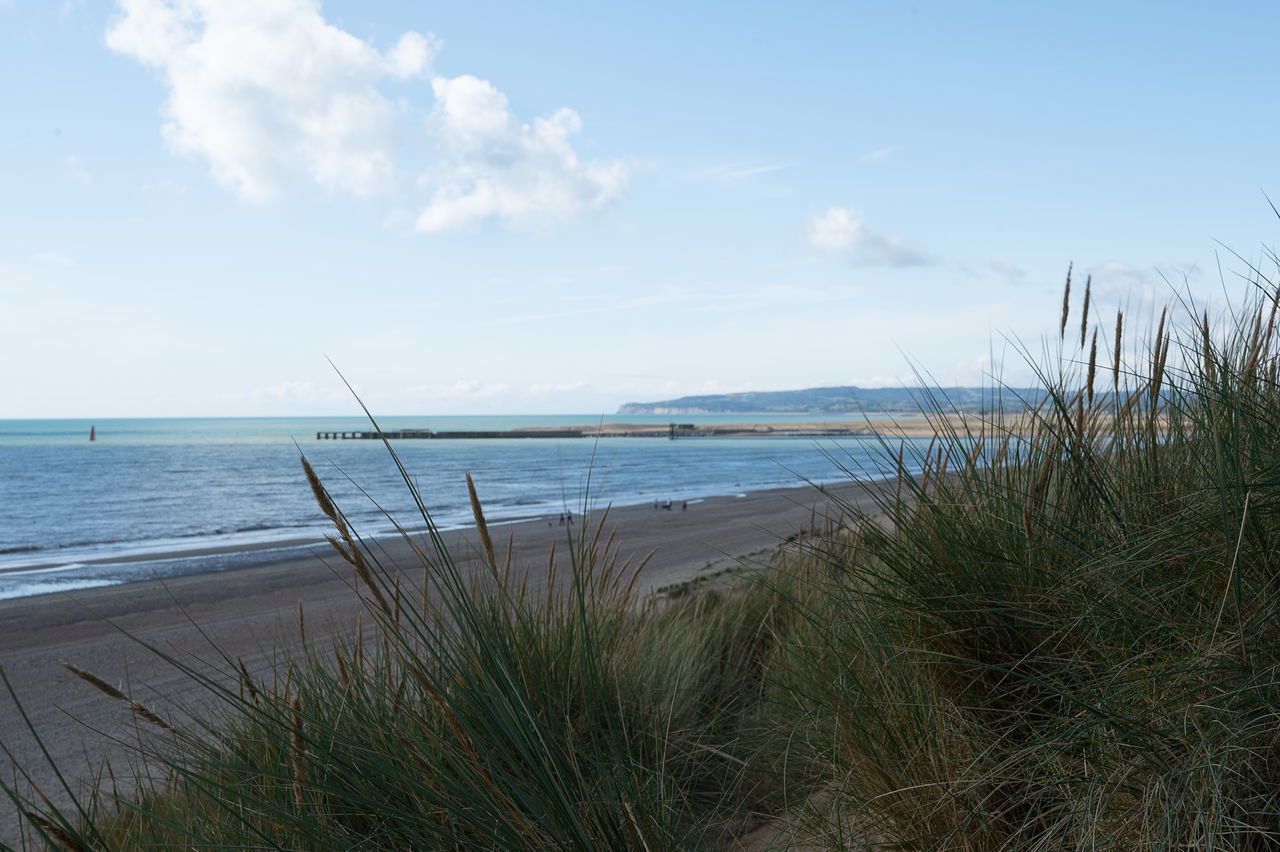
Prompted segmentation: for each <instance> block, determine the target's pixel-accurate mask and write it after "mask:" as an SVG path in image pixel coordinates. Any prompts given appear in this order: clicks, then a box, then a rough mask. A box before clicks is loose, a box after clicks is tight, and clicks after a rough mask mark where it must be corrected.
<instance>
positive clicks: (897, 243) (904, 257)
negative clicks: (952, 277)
mask: <svg viewBox="0 0 1280 852" xmlns="http://www.w3.org/2000/svg"><path fill="white" fill-rule="evenodd" d="M809 244H810V245H811V246H813V247H814V248H816V249H818V250H819V251H822V252H825V253H827V254H830V255H835V256H838V257H842V258H844V259H846V260H848V261H849V262H850V263H852V264H853V265H855V266H921V265H923V264H924V263H925V262H926V261H925V258H924V255H922V254H920V253H919V252H918V251H916V250H915V249H913V248H911V247H910V246H908V245H907V244H906V243H904V242H902V240H900V239H898V238H897V237H895V236H893V235H892V234H880V233H876V232H875V231H871V230H869V229H868V228H867V227H866V226H865V225H864V224H863V223H862V213H861V212H860V211H857V210H853V209H850V208H848V207H832V208H830V209H828V210H827V211H826V212H825V213H822V214H820V215H817V216H815V217H813V219H812V220H811V221H810V222H809Z"/></svg>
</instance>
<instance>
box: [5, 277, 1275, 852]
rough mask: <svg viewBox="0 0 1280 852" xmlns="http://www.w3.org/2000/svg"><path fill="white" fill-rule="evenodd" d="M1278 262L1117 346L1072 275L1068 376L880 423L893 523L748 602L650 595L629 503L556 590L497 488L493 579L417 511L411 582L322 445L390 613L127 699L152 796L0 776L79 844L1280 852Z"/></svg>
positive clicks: (1052, 374) (830, 529) (823, 531)
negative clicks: (191, 713) (623, 523)
mask: <svg viewBox="0 0 1280 852" xmlns="http://www.w3.org/2000/svg"><path fill="white" fill-rule="evenodd" d="M1257 282H1258V284H1257V287H1256V289H1255V290H1254V291H1253V296H1254V298H1252V299H1251V300H1250V301H1249V303H1248V304H1247V305H1246V306H1245V307H1243V308H1240V309H1238V310H1237V311H1235V312H1234V313H1228V314H1226V315H1224V316H1223V317H1222V318H1221V319H1220V320H1218V321H1217V322H1213V321H1211V319H1210V317H1209V315H1208V313H1206V312H1204V311H1203V309H1201V310H1199V311H1197V310H1196V309H1195V308H1193V306H1191V305H1189V304H1183V305H1181V306H1179V311H1178V313H1176V314H1167V313H1162V314H1161V315H1160V319H1159V320H1158V322H1156V323H1155V329H1154V333H1153V335H1152V336H1151V337H1150V338H1149V339H1134V338H1126V337H1125V336H1124V335H1125V332H1126V329H1128V330H1129V331H1128V333H1130V334H1131V333H1132V331H1131V330H1132V328H1133V322H1132V319H1131V318H1127V319H1128V322H1127V323H1126V322H1125V320H1126V318H1124V317H1122V316H1121V315H1120V314H1117V315H1116V318H1115V320H1114V341H1115V342H1114V345H1113V347H1112V348H1113V351H1112V353H1111V358H1110V362H1109V363H1108V362H1107V361H1106V360H1103V361H1101V362H1100V361H1099V353H1098V345H1097V337H1098V330H1099V329H1098V326H1097V325H1096V324H1095V323H1094V322H1093V318H1092V316H1091V315H1090V313H1089V311H1090V308H1091V307H1096V305H1092V306H1091V304H1090V300H1091V286H1090V283H1089V282H1087V281H1086V285H1085V288H1084V296H1083V299H1082V309H1081V319H1080V334H1079V335H1078V340H1077V335H1075V333H1074V327H1073V329H1072V333H1071V334H1070V335H1068V334H1067V326H1068V324H1069V322H1070V321H1071V310H1072V308H1073V307H1074V303H1073V302H1072V300H1071V295H1070V290H1069V286H1070V285H1069V283H1068V289H1067V291H1066V292H1064V303H1063V314H1062V318H1061V323H1060V335H1059V340H1058V341H1056V342H1054V343H1053V344H1052V345H1053V347H1054V348H1052V349H1050V350H1048V354H1047V355H1045V356H1044V357H1043V358H1041V359H1040V360H1039V361H1038V363H1039V364H1040V369H1039V372H1040V379H1041V383H1042V385H1043V387H1045V388H1046V389H1047V392H1046V394H1045V396H1044V397H1043V398H1042V399H1032V400H1019V399H1006V400H1002V399H1001V398H1000V397H1001V392H1000V390H999V389H998V388H997V389H993V391H992V397H993V401H994V403H995V404H994V406H993V407H992V408H991V410H990V411H989V413H988V414H987V415H986V416H984V417H983V418H981V419H975V418H972V417H970V418H968V419H959V420H957V419H955V418H952V417H949V416H948V415H949V414H951V413H952V412H951V410H950V409H951V407H950V406H949V405H948V403H947V400H946V399H945V397H944V396H943V395H942V394H941V393H938V394H935V395H933V396H931V397H928V398H927V399H926V412H925V413H926V414H928V415H929V416H930V417H932V418H933V422H934V423H935V425H936V428H937V432H938V436H937V439H936V440H935V441H934V442H933V444H932V445H931V446H930V447H929V448H928V450H926V451H923V452H919V453H918V457H917V458H915V459H914V460H913V459H909V458H904V457H903V456H904V453H905V452H906V450H904V448H903V445H902V444H900V443H899V442H898V441H896V440H895V439H894V438H893V436H892V435H888V434H886V435H884V436H882V440H883V453H882V456H881V458H882V468H881V469H879V470H875V471H869V472H868V471H860V472H858V473H859V475H869V476H873V477H887V481H886V482H885V483H884V484H883V485H881V486H880V487H879V488H878V489H876V490H874V492H873V493H875V494H876V495H877V499H878V503H879V505H878V512H877V513H875V514H871V515H867V514H862V513H860V512H858V511H857V510H856V509H855V508H854V507H852V506H848V507H845V512H844V513H843V514H837V515H833V516H832V517H829V518H827V519H826V520H825V522H824V523H822V524H816V525H815V527H816V528H815V529H814V530H811V531H809V532H808V533H806V534H805V535H803V536H799V537H797V538H796V540H795V541H794V542H792V543H791V544H790V545H789V546H787V547H785V548H780V550H779V551H778V553H777V554H776V555H775V557H774V559H773V561H772V563H771V565H770V566H769V567H768V568H767V569H764V570H760V571H758V572H754V573H752V574H749V575H744V579H743V581H742V582H740V583H739V584H738V585H737V586H735V587H732V588H729V589H723V588H722V589H717V590H712V591H703V592H696V593H693V594H688V595H685V596H682V597H680V598H676V599H669V600H666V601H654V600H641V599H638V598H637V596H636V595H635V594H634V593H633V591H632V589H631V585H630V582H629V580H630V576H631V575H630V571H631V569H630V568H628V567H627V566H625V565H623V564H621V563H619V561H618V560H617V558H616V554H615V553H614V552H613V549H612V547H611V544H610V541H609V539H608V538H607V536H606V535H605V534H604V530H605V520H604V519H598V520H597V521H596V523H595V524H594V525H593V526H592V527H590V528H587V527H586V525H581V526H580V527H578V528H577V529H576V530H575V532H574V533H573V534H572V535H573V538H572V539H571V540H570V541H569V545H570V546H569V547H568V548H567V551H566V553H565V554H563V556H564V558H563V559H562V560H561V562H560V564H558V565H553V566H551V567H550V568H549V569H548V576H547V577H545V578H540V579H539V581H538V582H536V583H535V582H532V581H531V580H530V576H531V575H530V573H529V571H528V566H512V565H511V564H510V563H509V560H506V559H503V558H501V554H500V553H499V552H498V550H497V549H495V547H494V545H493V542H492V541H491V540H490V538H489V536H488V534H487V528H486V525H485V523H484V517H483V511H482V509H481V503H480V500H479V497H478V495H477V489H476V487H475V485H474V484H473V483H470V482H469V483H468V486H469V491H470V493H471V495H472V498H473V507H474V509H475V515H476V522H477V527H478V528H479V530H480V534H481V539H482V542H483V543H482V548H483V554H484V571H483V573H482V576H480V577H478V578H473V577H471V576H469V575H466V574H464V573H463V572H462V571H460V570H459V569H458V567H457V566H455V564H454V563H453V561H452V559H451V558H450V554H449V553H448V552H447V550H446V549H445V548H444V547H443V545H442V542H441V540H440V538H439V536H438V535H437V534H436V533H435V531H434V528H433V527H431V526H430V519H429V518H428V517H427V516H426V513H425V511H424V512H423V516H424V520H425V521H426V523H427V525H428V530H429V532H428V535H427V541H426V543H425V544H424V545H423V547H422V548H421V549H420V550H419V551H418V561H419V565H418V566H417V567H418V568H419V569H420V570H421V572H422V575H423V580H424V582H423V584H422V585H421V586H420V587H418V588H414V589H411V588H409V587H408V584H402V582H401V580H399V579H392V578H393V577H404V576H405V575H404V574H403V573H402V572H401V573H397V572H393V571H392V570H391V566H383V565H380V564H379V563H378V560H377V556H376V551H374V550H372V549H370V548H368V547H366V546H365V544H364V543H363V542H362V541H361V540H360V538H359V535H358V533H357V532H356V531H355V530H353V529H351V528H350V526H349V525H348V523H347V521H346V519H345V518H344V517H343V515H342V514H341V511H340V509H339V508H338V507H336V506H335V505H333V503H332V501H331V500H330V499H329V497H328V493H327V491H326V490H325V488H324V486H323V484H322V483H321V481H320V480H319V478H318V477H316V476H315V474H314V472H313V471H311V470H310V469H309V467H308V468H307V470H306V475H307V477H308V479H309V481H310V482H311V485H312V488H313V489H314V491H315V493H316V497H317V500H318V501H319V503H320V505H321V506H322V508H323V509H324V511H325V513H326V514H327V515H328V516H329V517H330V519H331V520H332V521H333V523H334V526H335V530H336V533H335V535H334V536H333V537H332V539H331V543H332V544H333V547H334V548H335V550H336V551H337V552H338V553H339V554H340V556H341V557H342V558H343V559H344V560H346V561H347V562H348V563H349V564H350V565H351V566H352V570H353V571H354V573H355V575H356V576H357V577H358V579H359V586H358V589H359V593H360V594H362V595H363V596H364V597H365V600H366V603H367V604H368V618H369V620H370V623H371V625H372V629H371V630H365V631H356V632H355V633H353V634H352V635H351V636H349V637H347V638H346V639H345V640H342V641H340V642H338V643H337V644H335V645H329V646H319V645H317V644H314V643H312V642H310V641H309V640H308V639H306V637H305V621H304V619H303V618H302V614H301V613H300V617H299V633H300V636H301V640H300V642H299V643H298V645H297V648H298V650H297V651H296V652H295V653H294V654H293V656H292V657H290V658H289V659H288V660H287V662H285V663H284V664H282V665H281V667H280V668H279V669H278V670H277V671H276V672H275V673H274V677H271V678H267V679H265V680H259V679H255V678H254V677H253V676H251V674H250V672H249V671H248V670H247V669H246V668H245V666H244V665H243V664H242V663H240V662H239V661H236V660H227V661H226V664H227V672H228V676H229V677H228V680H227V681H226V683H231V684H234V686H231V687H227V686H225V685H224V683H223V682H222V681H215V680H212V679H209V678H207V677H205V676H204V675H201V674H199V673H197V672H194V671H192V672H190V674H191V676H192V677H193V678H196V679H198V680H201V681H202V682H203V683H204V685H205V686H206V687H207V689H208V690H209V692H210V694H211V695H212V696H213V697H215V698H217V699H218V701H219V702H220V706H221V710H222V712H221V714H220V715H218V716H214V717H206V718H204V721H203V722H202V723H199V724H196V725H191V726H187V727H185V728H183V729H181V730H178V731H170V730H166V728H165V727H163V726H157V725H156V724H155V723H154V721H153V720H150V718H149V717H148V716H146V714H145V713H143V712H142V711H144V710H146V708H145V707H142V706H141V705H137V707H134V704H135V702H133V700H132V699H131V698H130V697H129V696H128V695H126V694H124V693H120V694H118V695H111V696H110V698H111V700H117V701H122V702H125V703H126V705H127V706H130V707H132V708H133V709H134V710H135V713H137V714H139V716H138V718H139V719H140V722H139V724H140V725H142V726H148V725H149V726H150V727H149V728H148V730H151V731H154V733H153V734H150V735H148V736H145V737H143V738H141V739H140V741H141V742H142V744H143V745H142V752H141V753H140V754H139V756H138V768H139V773H140V777H143V776H145V777H147V778H151V779H156V780H155V781H154V782H153V783H147V784H143V785H142V786H141V787H137V785H136V784H135V783H134V779H130V780H129V783H120V784H117V783H116V781H117V779H116V778H115V776H114V775H109V774H106V777H104V778H102V779H100V782H99V784H98V785H97V792H96V795H95V796H94V797H93V798H91V800H90V801H88V802H85V803H82V804H81V805H80V806H79V807H78V808H77V809H76V810H74V811H72V812H70V813H61V812H58V811H57V810H56V809H53V808H51V807H49V806H47V805H45V804H44V803H42V802H41V801H40V799H39V797H38V796H29V795H24V794H23V792H22V791H21V790H19V789H14V788H12V787H7V788H6V789H7V791H8V793H9V795H10V796H11V798H13V799H14V801H15V803H16V804H17V805H18V807H19V809H20V810H21V812H22V813H24V814H25V815H26V816H25V818H26V819H27V820H28V823H29V829H30V832H31V836H32V837H33V838H39V840H40V842H44V843H46V844H48V845H49V846H50V847H52V848H62V849H84V848H92V849H138V848H218V849H228V848H254V849H317V850H319V849H325V850H327V849H354V848H362V849H364V848H368V849H406V850H408V849H610V850H612V849H635V850H660V849H717V848H732V847H733V846H734V845H735V844H737V843H739V842H740V839H741V837H742V836H743V834H744V833H745V830H746V829H748V828H751V827H754V828H756V831H754V832H753V835H752V836H753V837H755V838H756V839H757V840H759V839H760V838H763V839H764V842H765V843H766V844H767V843H768V841H769V840H770V839H771V838H772V841H773V848H785V847H787V846H789V845H793V844H794V845H799V846H803V847H804V848H867V849H872V848H885V849H964V850H999V849H1017V850H1023V849H1027V850H1036V849H1044V850H1050V849H1107V850H1129V849H1153V850H1155V849H1159V850H1164V849H1170V850H1172V849H1223V850H1237V849H1239V850H1246V849H1271V848H1277V847H1278V846H1280V751H1278V750H1277V749H1278V748H1280V745H1278V744H1280V619H1277V615H1278V614H1280V576H1278V574H1280V570H1278V569H1280V555H1277V554H1278V553H1280V549H1278V547H1277V545H1280V523H1278V522H1277V520H1278V519H1277V513H1278V512H1280V383H1278V380H1280V376H1278V375H1277V369H1278V368H1277V363H1278V362H1277V357H1276V356H1277V354H1278V353H1277V348H1276V346H1277V340H1276V337H1277V329H1276V323H1275V319H1276V293H1275V292H1274V291H1273V290H1272V288H1271V285H1269V284H1266V282H1265V281H1264V280H1263V279H1262V278H1261V276H1259V277H1258V278H1257ZM1264 285H1265V289H1264ZM1183 314H1185V315H1186V317H1187V318H1188V321H1187V323H1186V324H1185V325H1179V324H1178V323H1177V322H1176V321H1175V320H1174V317H1175V316H1180V315H1183ZM1111 325H1112V324H1111V323H1108V327H1107V328H1106V329H1104V330H1103V337H1104V341H1105V340H1106V339H1107V333H1108V332H1110V331H1111ZM1091 326H1092V329H1091ZM1091 330H1092V334H1090V331H1091ZM1086 343H1088V347H1087V349H1086ZM1104 346H1105V343H1104ZM1102 358H1103V359H1106V353H1105V352H1104V353H1103V355H1102ZM1108 372H1109V373H1110V374H1111V375H1110V376H1107V375H1106V374H1107V373H1108ZM1099 373H1102V377H1101V378H1099V376H1098V374H1099ZM1095 384H1100V385H1101V386H1100V387H1096V388H1095ZM1108 385H1109V386H1110V387H1108ZM388 451H389V452H390V457H391V458H392V460H393V461H395V463H396V464H398V460H395V455H394V452H391V451H390V447H388ZM911 470H920V471H922V473H921V474H920V475H918V476H916V475H908V473H907V472H908V471H911ZM405 483H406V487H407V488H410V489H411V490H412V483H411V480H410V479H409V477H407V476H406V477H405ZM400 567H401V568H403V566H400ZM175 665H181V664H180V663H177V662H175ZM81 676H82V677H85V678H86V679H88V680H89V681H90V682H91V683H93V682H94V679H93V677H92V675H90V674H89V673H83V674H81ZM139 708H141V709H139ZM146 712H148V713H149V712H150V711H146ZM157 718H158V717H157ZM160 721H161V722H164V720H163V719H161V720H160ZM165 725H168V723H167V722H165ZM122 789H123V790H124V791H125V792H124V793H121V792H119V791H120V790H122ZM761 826H764V827H763V828H761ZM756 848H759V847H758V846H757V847H756Z"/></svg>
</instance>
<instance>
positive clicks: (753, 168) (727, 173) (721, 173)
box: [694, 163, 799, 182]
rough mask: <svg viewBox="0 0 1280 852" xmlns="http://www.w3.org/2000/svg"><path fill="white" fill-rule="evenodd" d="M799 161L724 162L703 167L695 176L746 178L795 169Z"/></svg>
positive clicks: (730, 178)
mask: <svg viewBox="0 0 1280 852" xmlns="http://www.w3.org/2000/svg"><path fill="white" fill-rule="evenodd" d="M798 165H799V163H760V164H747V163H723V164H721V165H718V166H712V167H711V168H709V169H703V170H702V171H699V172H696V173H695V175H694V176H695V177H696V178H697V179H699V180H718V181H729V182H732V181H739V180H744V179H745V178H749V177H755V176H756V175H765V174H769V173H771V172H780V171H784V170H786V169H793V168H795V167H796V166H798Z"/></svg>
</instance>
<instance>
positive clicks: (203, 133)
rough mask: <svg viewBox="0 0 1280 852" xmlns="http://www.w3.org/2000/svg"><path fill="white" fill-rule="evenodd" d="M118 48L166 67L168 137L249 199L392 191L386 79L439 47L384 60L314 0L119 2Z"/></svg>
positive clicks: (393, 139)
mask: <svg viewBox="0 0 1280 852" xmlns="http://www.w3.org/2000/svg"><path fill="white" fill-rule="evenodd" d="M119 5H120V9H121V14H120V15H119V16H118V17H117V18H116V19H115V20H114V21H113V22H112V24H111V26H110V28H109V29H108V30H107V45H108V46H109V47H111V49H113V50H115V51H118V52H120V53H123V54H125V55H128V56H132V57H133V58H135V59H137V60H139V61H140V62H143V63H144V64H147V65H150V66H152V67H155V68H156V69H158V70H159V71H160V72H161V74H162V75H163V77H164V79H165V82H166V83H167V84H168V87H169V99H168V101H167V103H166V104H165V114H166V117H167V120H166V122H165V125H164V135H165V138H166V140H167V141H168V142H169V144H170V145H172V146H173V147H174V149H175V150H177V151H180V152H182V153H186V154H191V155H195V156H198V157H203V158H205V159H207V160H208V161H209V164H210V166H211V167H212V170H213V173H214V176H215V177H216V178H217V179H218V180H219V181H221V182H223V183H225V184H227V185H229V186H231V187H232V188H233V189H234V190H235V191H236V192H237V193H238V194H239V195H240V196H241V197H243V198H245V199H248V200H251V201H267V200H270V199H271V198H273V197H275V196H276V195H278V194H279V193H280V192H281V191H283V190H284V189H285V188H287V187H289V186H290V185H292V184H295V183H297V182H298V181H299V180H301V179H304V178H309V179H311V180H313V181H315V182H316V183H318V184H320V185H321V186H324V187H326V188H329V189H338V190H344V191H347V192H351V193H354V194H356V195H371V194H374V193H377V192H382V191H386V190H389V189H390V188H392V186H393V185H394V178H395V164H394V156H393V155H394V150H395V147H396V144H397V142H398V115H397V108H396V106H395V105H394V104H392V102H391V101H390V100H388V99H387V98H386V97H384V96H383V95H382V94H381V93H380V92H379V91H378V90H377V88H376V84H377V83H378V82H379V80H381V79H382V78H384V77H392V78H400V79H403V78H408V77H412V76H415V75H419V74H423V73H425V72H426V70H427V65H428V63H429V62H430V59H431V55H432V52H433V50H434V43H433V42H432V41H431V40H430V39H429V38H427V37H426V36H422V35H419V34H418V33H412V32H410V33H406V34H405V35H404V36H403V37H401V39H400V41H399V42H398V43H397V44H396V45H395V46H394V47H393V48H392V49H391V50H389V51H387V52H386V53H385V54H384V53H381V52H379V51H378V50H376V49H375V48H374V47H372V46H370V45H369V44H367V43H365V42H363V41H361V40H360V39H358V38H356V37H355V36H352V35H350V34H349V33H346V32H344V31H342V30H340V29H338V28H337V27H334V26H331V25H329V24H328V23H326V22H325V20H324V19H323V18H322V17H321V15H320V13H319V11H318V9H317V6H316V3H315V2H314V0H119Z"/></svg>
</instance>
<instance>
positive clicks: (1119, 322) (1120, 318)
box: [1111, 311, 1124, 394]
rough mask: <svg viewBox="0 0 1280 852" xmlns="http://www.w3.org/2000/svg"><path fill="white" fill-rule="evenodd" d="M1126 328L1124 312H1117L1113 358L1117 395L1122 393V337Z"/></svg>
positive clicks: (1113, 382)
mask: <svg viewBox="0 0 1280 852" xmlns="http://www.w3.org/2000/svg"><path fill="white" fill-rule="evenodd" d="M1123 327H1124V312H1123V311H1116V348H1115V352H1114V353H1112V357H1111V381H1112V384H1113V385H1114V386H1115V389H1116V393H1117V394H1119V393H1120V337H1121V329H1122V328H1123Z"/></svg>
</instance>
